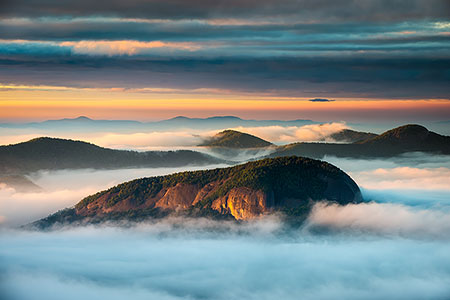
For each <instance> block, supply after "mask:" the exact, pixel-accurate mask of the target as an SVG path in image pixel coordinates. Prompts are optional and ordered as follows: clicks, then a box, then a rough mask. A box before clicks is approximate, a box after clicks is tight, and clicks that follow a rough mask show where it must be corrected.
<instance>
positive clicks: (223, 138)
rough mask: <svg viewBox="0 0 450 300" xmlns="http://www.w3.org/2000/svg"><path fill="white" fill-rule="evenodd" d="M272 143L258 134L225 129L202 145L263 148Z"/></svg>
mask: <svg viewBox="0 0 450 300" xmlns="http://www.w3.org/2000/svg"><path fill="white" fill-rule="evenodd" d="M271 145H272V143H270V142H268V141H266V140H263V139H261V138H259V137H257V136H254V135H251V134H248V133H243V132H240V131H236V130H231V129H228V130H224V131H221V132H219V133H218V134H216V135H215V136H213V137H212V138H211V139H210V140H208V141H206V142H204V143H203V144H201V145H200V146H208V147H226V148H262V147H268V146H271Z"/></svg>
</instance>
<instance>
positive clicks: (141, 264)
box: [0, 125, 450, 300]
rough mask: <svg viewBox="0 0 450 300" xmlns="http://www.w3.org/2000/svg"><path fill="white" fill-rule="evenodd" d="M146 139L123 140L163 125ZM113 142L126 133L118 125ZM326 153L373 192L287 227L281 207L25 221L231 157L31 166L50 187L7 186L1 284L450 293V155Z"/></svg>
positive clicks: (43, 291) (96, 289)
mask: <svg viewBox="0 0 450 300" xmlns="http://www.w3.org/2000/svg"><path fill="white" fill-rule="evenodd" d="M308 126H309V125H308ZM333 126H334V125H333ZM333 126H331V125H330V126H329V127H326V128H321V129H322V130H323V129H324V130H326V133H321V132H319V131H318V130H317V128H316V129H315V127H314V126H313V127H307V128H303V129H302V130H300V131H298V130H297V131H292V129H287V130H286V132H285V134H284V135H283V134H281V133H280V132H279V131H277V130H278V128H272V129H273V130H274V131H273V132H271V131H268V130H267V128H264V129H260V130H262V131H261V132H266V135H267V136H265V137H270V136H272V137H274V136H277V137H278V140H277V141H278V142H281V141H288V140H289V137H291V138H292V139H294V138H299V137H300V136H302V137H304V138H305V140H309V141H314V140H321V139H322V140H323V138H324V137H326V136H327V135H328V134H329V130H332V128H333ZM338 128H341V127H338ZM252 130H253V131H252ZM249 132H252V133H254V134H256V133H258V132H257V131H256V129H251V130H250V129H249ZM261 132H259V133H261ZM307 133H308V134H309V135H308V134H307ZM110 134H111V135H114V134H112V133H110ZM202 134H203V135H207V134H211V133H202ZM300 134H303V135H300ZM169 136H170V137H171V138H173V140H174V141H177V142H179V143H178V144H176V143H173V142H172V141H168V140H165V142H166V144H165V143H164V142H162V140H159V139H157V140H156V141H153V142H154V143H156V144H158V145H159V147H166V148H171V147H172V148H173V147H174V146H180V147H182V148H186V146H188V144H187V143H185V142H183V139H180V138H179V136H178V135H172V134H171V133H167V137H169ZM133 138H134V137H133V136H131V137H128V140H123V141H121V142H120V148H122V147H125V148H131V149H141V147H144V148H147V147H150V146H152V145H150V144H148V143H145V144H144V143H141V144H138V143H137V142H136V141H139V140H141V141H142V140H152V138H151V135H150V136H145V138H144V136H141V135H138V136H136V138H137V139H136V140H132V139H133ZM191 138H192V136H189V139H191ZM199 139H200V138H199ZM112 140H117V141H119V140H120V139H118V138H117V136H116V135H114V136H113V138H112ZM93 141H94V140H93ZM105 141H106V138H105ZM197 142H198V141H196V143H197ZM127 143H128V144H127ZM180 143H181V144H180ZM156 144H155V145H156ZM104 145H108V146H111V144H110V143H108V142H105V143H104ZM124 145H125V146H124ZM194 145H196V144H194V143H191V144H190V146H194ZM202 151H205V152H207V153H210V154H212V155H216V156H220V155H221V154H220V153H214V152H212V151H211V150H210V149H203V150H202ZM261 151H262V152H260V151H259V150H252V151H247V152H246V151H244V150H243V151H238V150H236V152H235V154H237V155H235V154H230V153H232V152H230V153H228V155H231V156H233V157H234V159H235V160H234V162H233V163H238V162H244V161H246V160H249V159H255V158H257V157H260V156H264V155H267V154H268V153H270V149H269V150H267V149H266V150H261ZM267 151H268V152H267ZM324 160H325V161H328V162H330V163H332V164H334V165H336V166H337V167H339V168H341V169H342V170H343V171H345V172H347V173H348V174H349V175H350V176H351V177H352V178H353V179H354V180H355V182H356V183H357V184H358V185H359V187H360V188H361V191H362V195H363V198H364V199H365V201H366V202H365V203H361V204H348V205H345V206H341V205H337V204H333V203H329V202H326V201H325V200H327V199H323V200H324V201H323V202H318V203H316V204H315V205H314V207H313V209H312V211H311V213H310V214H309V216H308V218H307V220H306V222H305V223H304V224H302V225H301V226H299V227H295V228H292V227H287V226H285V224H284V223H283V218H282V216H280V215H277V214H275V215H269V216H264V217H261V218H258V219H256V220H251V221H241V222H234V221H214V220H210V219H205V218H196V219H194V218H180V217H169V218H166V219H158V220H148V221H145V222H140V223H127V222H125V221H124V222H119V223H107V224H101V225H89V226H84V227H75V226H74V227H72V226H65V227H60V228H58V229H56V230H51V231H29V230H23V229H21V228H20V226H21V225H24V224H27V223H30V222H32V221H35V220H37V219H40V218H43V217H45V216H47V215H49V214H51V213H54V212H56V211H58V210H60V209H63V208H66V207H72V206H73V205H75V204H76V203H77V202H78V201H80V200H81V199H82V198H84V197H86V196H88V195H91V194H94V193H96V192H98V191H101V190H104V189H107V188H110V187H112V186H114V185H117V184H119V183H121V182H125V181H128V180H132V179H136V178H142V177H149V176H159V175H166V174H171V173H175V172H180V171H186V170H201V169H211V168H219V167H227V166H229V164H217V165H208V166H189V167H181V168H130V169H121V170H93V169H81V170H57V171H39V172H34V173H31V174H29V175H27V178H28V179H30V180H31V181H32V182H33V183H35V184H36V185H38V186H39V187H40V188H41V190H40V191H33V192H20V191H16V189H14V188H13V187H8V186H2V188H1V189H0V271H1V275H0V295H3V296H4V297H5V299H25V300H27V299H36V295H39V298H42V299H62V298H64V299H124V298H129V299H298V297H299V295H301V297H302V299H336V295H339V298H343V299H380V298H386V299H424V298H427V299H446V298H447V297H448V295H450V288H449V287H450V256H449V255H448V253H450V243H449V242H450V185H449V184H448V179H449V178H450V159H449V156H445V155H430V154H425V153H409V154H405V155H402V156H399V157H396V158H388V159H349V158H337V157H333V156H327V157H325V158H324ZM25 287H26V288H25Z"/></svg>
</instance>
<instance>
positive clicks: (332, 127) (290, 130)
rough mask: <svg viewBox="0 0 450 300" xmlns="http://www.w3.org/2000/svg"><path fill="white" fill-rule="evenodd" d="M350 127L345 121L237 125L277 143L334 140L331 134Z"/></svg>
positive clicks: (241, 129) (238, 128) (240, 129)
mask: <svg viewBox="0 0 450 300" xmlns="http://www.w3.org/2000/svg"><path fill="white" fill-rule="evenodd" d="M346 128H348V126H347V125H346V124H345V123H325V124H311V125H305V126H288V127H283V126H265V127H236V128H233V129H235V130H237V131H241V132H245V133H249V134H253V135H255V136H258V137H260V138H262V139H265V140H268V141H270V142H272V143H276V144H287V143H295V142H317V141H333V140H332V139H331V138H330V135H331V134H333V133H336V132H339V131H341V130H343V129H346Z"/></svg>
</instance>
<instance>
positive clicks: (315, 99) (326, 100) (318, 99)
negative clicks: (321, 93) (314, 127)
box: [309, 98, 336, 102]
mask: <svg viewBox="0 0 450 300" xmlns="http://www.w3.org/2000/svg"><path fill="white" fill-rule="evenodd" d="M309 101H310V102H333V101H336V100H331V99H325V98H314V99H309Z"/></svg>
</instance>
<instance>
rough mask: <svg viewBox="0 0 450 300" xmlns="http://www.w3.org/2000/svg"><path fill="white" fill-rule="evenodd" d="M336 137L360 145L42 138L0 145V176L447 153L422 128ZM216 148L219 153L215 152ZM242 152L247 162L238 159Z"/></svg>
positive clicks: (241, 137)
mask: <svg viewBox="0 0 450 300" xmlns="http://www.w3.org/2000/svg"><path fill="white" fill-rule="evenodd" d="M340 135H341V137H343V138H351V139H356V140H359V139H361V138H363V140H359V141H357V142H353V143H348V144H343V143H293V144H288V145H285V146H274V145H272V144H271V143H270V142H268V141H264V140H263V139H260V138H258V137H255V136H252V135H249V134H245V133H241V132H237V131H231V130H227V131H224V132H222V133H219V134H218V135H217V136H216V137H214V138H213V139H211V140H210V141H208V142H206V143H205V144H204V145H206V146H210V149H211V151H212V153H215V155H217V156H219V157H224V158H226V159H219V158H217V157H215V156H211V155H208V154H205V153H201V152H197V151H191V150H177V151H146V152H136V151H125V150H114V149H108V148H102V147H99V146H96V145H94V144H90V143H86V142H82V141H74V140H65V139H56V138H48V137H43V138H36V139H33V140H30V141H28V142H23V143H19V144H14V145H7V146H0V172H1V174H4V175H24V174H27V173H30V172H35V171H38V170H59V169H81V168H94V169H121V168H136V167H180V166H186V165H211V164H218V163H230V161H233V160H234V161H242V160H245V159H249V158H252V157H253V158H256V157H261V156H268V157H280V156H292V155H296V156H304V157H311V158H323V157H324V156H326V155H328V156H337V157H356V158H359V157H393V156H397V155H400V154H403V153H407V152H428V153H441V154H450V137H448V136H442V135H439V134H437V133H434V132H431V131H428V130H427V129H426V128H425V127H423V126H420V125H405V126H401V127H398V128H395V129H392V130H389V131H387V132H385V133H383V134H381V135H373V134H370V133H360V132H354V131H345V132H343V133H341V134H340ZM365 138H368V139H365ZM216 149H220V151H219V152H217V153H216ZM227 149H228V150H227ZM260 149H262V150H260ZM252 151H253V152H252ZM228 152H229V153H228ZM241 152H242V153H244V154H246V155H247V157H249V158H245V156H243V157H241V158H238V157H239V155H240V154H241Z"/></svg>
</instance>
